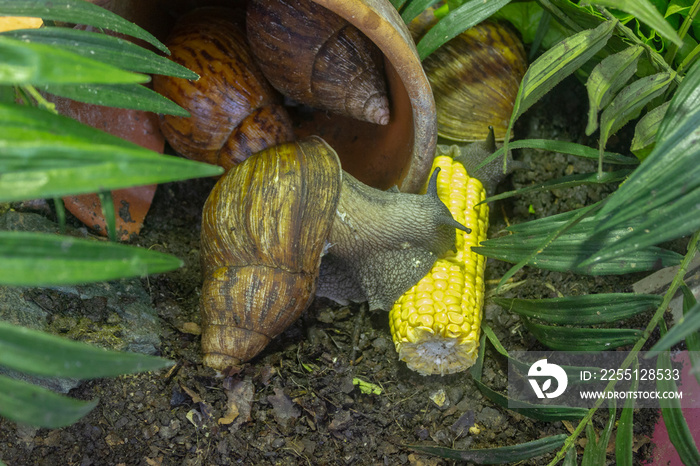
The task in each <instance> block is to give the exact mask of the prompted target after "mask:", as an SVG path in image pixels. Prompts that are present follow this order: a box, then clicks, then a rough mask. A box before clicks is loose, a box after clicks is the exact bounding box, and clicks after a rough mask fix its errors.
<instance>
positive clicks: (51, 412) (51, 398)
mask: <svg viewBox="0 0 700 466" xmlns="http://www.w3.org/2000/svg"><path fill="white" fill-rule="evenodd" d="M97 401H98V400H92V401H80V400H76V399H73V398H69V397H67V396H63V395H59V394H57V393H54V392H52V391H50V390H47V389H45V388H41V387H37V386H36V385H32V384H30V383H27V382H22V381H21V380H15V379H12V378H10V377H7V376H5V375H0V416H2V417H5V418H7V419H10V420H12V421H15V422H19V423H22V424H29V425H33V426H38V427H46V428H49V429H58V428H59V427H65V426H68V425H71V424H73V423H75V422H76V421H78V420H79V419H80V418H82V417H83V416H85V415H86V414H87V413H89V412H90V411H92V409H93V408H94V407H95V406H97Z"/></svg>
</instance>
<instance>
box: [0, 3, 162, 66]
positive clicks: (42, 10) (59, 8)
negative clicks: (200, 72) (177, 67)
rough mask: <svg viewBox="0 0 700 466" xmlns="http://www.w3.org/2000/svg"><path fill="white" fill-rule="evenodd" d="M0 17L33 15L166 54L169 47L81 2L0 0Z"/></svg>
mask: <svg viewBox="0 0 700 466" xmlns="http://www.w3.org/2000/svg"><path fill="white" fill-rule="evenodd" d="M0 15H5V16H34V17H37V18H42V19H44V20H47V19H49V20H53V21H64V22H66V23H77V24H87V25H90V26H95V27H99V28H105V29H110V30H112V31H115V32H121V33H122V34H126V35H129V36H132V37H136V38H138V39H142V40H144V41H146V42H148V43H149V44H151V45H153V46H155V47H156V48H157V49H159V50H161V51H162V52H165V53H167V54H169V53H170V52H169V51H168V48H167V47H166V46H165V45H163V44H162V43H161V42H160V41H159V40H158V39H156V38H155V37H154V36H153V35H152V34H150V33H149V32H147V31H145V30H143V29H141V28H140V27H138V26H137V25H135V24H134V23H132V22H129V21H127V20H125V19H124V18H122V17H121V16H119V15H117V14H114V13H112V12H111V11H108V10H105V9H104V8H100V7H99V6H96V5H93V4H92V3H88V2H84V1H82V0H32V1H31V2H21V1H17V0H0Z"/></svg>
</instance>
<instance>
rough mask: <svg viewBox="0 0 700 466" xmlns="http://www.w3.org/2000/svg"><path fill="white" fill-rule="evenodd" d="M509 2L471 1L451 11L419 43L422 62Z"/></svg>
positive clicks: (419, 54) (500, 0)
mask: <svg viewBox="0 0 700 466" xmlns="http://www.w3.org/2000/svg"><path fill="white" fill-rule="evenodd" d="M509 2H510V0H489V1H488V2H484V1H483V0H470V1H468V2H465V3H464V4H463V5H462V6H460V7H459V8H457V9H456V10H454V11H451V12H450V13H449V14H448V15H447V16H445V17H444V18H443V19H441V20H440V21H439V22H438V23H437V24H436V25H435V26H433V28H432V29H430V31H428V32H427V33H426V34H425V36H423V38H422V39H421V40H420V42H418V45H417V46H416V48H417V49H418V56H419V57H420V59H421V61H422V60H425V59H426V57H427V56H428V55H430V54H431V53H433V52H434V51H435V50H437V49H438V48H439V47H440V46H441V45H442V44H444V43H446V42H447V41H449V40H450V39H453V38H454V37H456V36H457V35H458V34H461V33H462V32H463V31H465V30H467V29H469V28H470V27H472V26H474V25H475V24H479V23H480V22H482V21H483V20H485V19H486V18H488V17H489V16H491V15H492V14H494V13H495V12H497V11H498V10H500V9H501V8H502V7H503V6H505V5H507V4H508V3H509Z"/></svg>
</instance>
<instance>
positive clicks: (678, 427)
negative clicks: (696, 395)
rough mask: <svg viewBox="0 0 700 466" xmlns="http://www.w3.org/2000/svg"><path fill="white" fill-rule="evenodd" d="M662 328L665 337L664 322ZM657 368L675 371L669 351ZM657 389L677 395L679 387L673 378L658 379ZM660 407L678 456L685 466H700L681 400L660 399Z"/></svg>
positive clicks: (662, 355)
mask: <svg viewBox="0 0 700 466" xmlns="http://www.w3.org/2000/svg"><path fill="white" fill-rule="evenodd" d="M661 327H662V332H661V333H662V335H663V333H664V332H663V330H664V329H663V327H664V325H663V321H662V322H661ZM656 367H657V369H660V370H662V371H670V370H672V369H673V366H671V355H670V353H669V351H662V352H661V354H659V358H658V359H657V361H656ZM656 389H657V391H658V392H659V393H675V392H677V391H678V386H677V385H676V382H675V381H674V380H673V379H672V378H671V377H669V378H664V377H660V378H658V379H656ZM659 405H661V416H662V417H663V420H664V424H666V430H667V431H668V438H669V439H670V440H671V443H672V444H673V446H674V447H675V448H676V452H678V456H680V457H681V461H683V464H700V452H698V447H697V446H696V445H695V440H693V435H692V433H691V432H690V429H689V427H688V423H687V422H686V420H685V417H684V416H683V410H682V409H681V403H680V400H679V399H677V398H672V397H669V398H664V397H659Z"/></svg>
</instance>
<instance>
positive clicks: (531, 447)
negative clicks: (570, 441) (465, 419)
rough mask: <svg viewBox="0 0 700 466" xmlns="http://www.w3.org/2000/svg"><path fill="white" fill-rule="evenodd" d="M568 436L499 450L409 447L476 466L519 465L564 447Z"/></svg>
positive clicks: (547, 438) (548, 438)
mask: <svg viewBox="0 0 700 466" xmlns="http://www.w3.org/2000/svg"><path fill="white" fill-rule="evenodd" d="M565 440H566V434H559V435H553V436H551V437H543V438H540V439H537V440H532V441H530V442H525V443H520V444H518V445H510V446H507V447H498V448H481V449H473V450H453V449H450V448H445V447H433V446H426V445H407V446H408V447H409V448H412V449H414V450H418V451H421V452H423V453H430V454H432V455H436V456H440V457H442V458H447V459H453V460H462V461H468V462H470V463H474V464H503V463H517V462H520V461H524V460H527V459H530V458H535V457H537V456H541V455H544V454H546V453H549V452H550V451H552V450H555V449H557V448H559V447H561V446H562V445H564V441H565Z"/></svg>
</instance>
